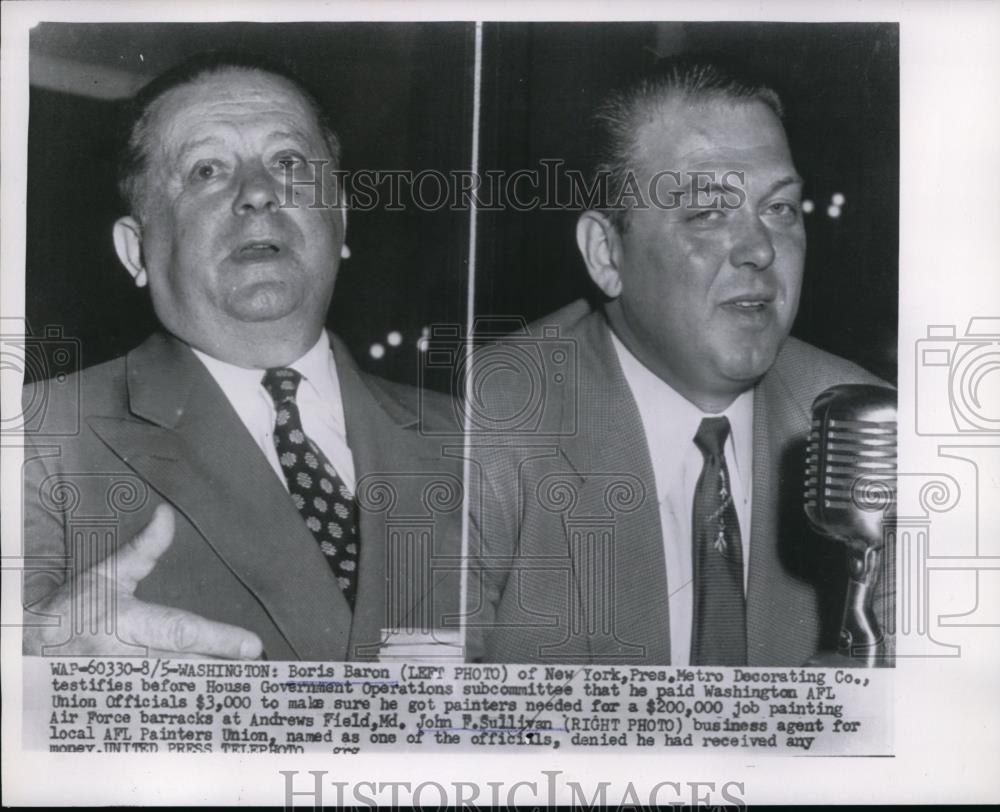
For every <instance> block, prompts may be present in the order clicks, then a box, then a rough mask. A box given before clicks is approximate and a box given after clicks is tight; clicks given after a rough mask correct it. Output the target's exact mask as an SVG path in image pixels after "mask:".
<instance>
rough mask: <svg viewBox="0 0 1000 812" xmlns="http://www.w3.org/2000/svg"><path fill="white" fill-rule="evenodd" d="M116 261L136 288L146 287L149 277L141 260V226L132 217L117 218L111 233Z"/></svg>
mask: <svg viewBox="0 0 1000 812" xmlns="http://www.w3.org/2000/svg"><path fill="white" fill-rule="evenodd" d="M112 234H113V236H114V240H115V251H116V252H117V254H118V259H119V260H120V261H121V263H122V265H124V266H125V270H127V271H128V272H129V273H130V274H131V275H132V279H134V280H135V286H136V287H137V288H144V287H146V285H147V283H148V282H149V275H148V274H147V273H146V265H145V263H144V262H143V258H142V226H140V225H139V222H138V221H137V220H136V219H135V218H134V217H119V218H118V219H117V220H116V221H115V227H114V230H113V232H112Z"/></svg>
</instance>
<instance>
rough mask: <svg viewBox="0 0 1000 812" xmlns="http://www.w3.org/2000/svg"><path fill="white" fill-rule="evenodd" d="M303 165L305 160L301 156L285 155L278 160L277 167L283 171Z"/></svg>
mask: <svg viewBox="0 0 1000 812" xmlns="http://www.w3.org/2000/svg"><path fill="white" fill-rule="evenodd" d="M304 163H305V159H304V158H303V157H302V156H301V155H295V154H285V155H282V156H280V157H279V158H278V166H280V167H282V168H283V169H295V168H297V167H300V166H302V165H303V164H304Z"/></svg>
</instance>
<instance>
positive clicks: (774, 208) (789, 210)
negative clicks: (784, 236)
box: [767, 202, 799, 217]
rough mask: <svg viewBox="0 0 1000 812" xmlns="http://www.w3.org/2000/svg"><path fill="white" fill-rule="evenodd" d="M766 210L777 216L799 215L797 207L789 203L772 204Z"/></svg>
mask: <svg viewBox="0 0 1000 812" xmlns="http://www.w3.org/2000/svg"><path fill="white" fill-rule="evenodd" d="M767 208H768V211H770V212H771V213H772V214H777V215H779V216H788V217H794V216H795V215H797V214H798V213H799V210H798V207H796V206H793V205H792V204H791V203H784V202H779V203H772V204H771V205H770V206H768V207H767Z"/></svg>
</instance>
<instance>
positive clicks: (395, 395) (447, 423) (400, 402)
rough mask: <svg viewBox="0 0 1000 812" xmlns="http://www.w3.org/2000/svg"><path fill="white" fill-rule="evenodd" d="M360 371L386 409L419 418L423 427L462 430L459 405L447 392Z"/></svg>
mask: <svg viewBox="0 0 1000 812" xmlns="http://www.w3.org/2000/svg"><path fill="white" fill-rule="evenodd" d="M362 375H363V377H364V379H365V381H366V382H367V384H368V386H369V388H370V389H371V390H372V391H373V393H374V394H375V396H376V399H377V400H378V401H379V403H380V404H381V405H382V406H383V407H384V408H386V409H387V410H388V411H390V412H392V413H396V414H401V415H409V416H410V417H411V418H412V419H413V420H414V421H417V420H419V421H420V425H421V427H422V428H423V429H428V430H432V431H461V419H460V418H461V408H460V406H458V405H456V401H455V400H454V399H453V398H451V397H449V396H448V395H445V394H443V393H441V392H435V391H434V390H432V389H422V388H420V387H416V386H411V385H410V384H405V383H399V382H397V381H390V380H387V379H386V378H380V377H378V376H377V375H372V374H370V373H362Z"/></svg>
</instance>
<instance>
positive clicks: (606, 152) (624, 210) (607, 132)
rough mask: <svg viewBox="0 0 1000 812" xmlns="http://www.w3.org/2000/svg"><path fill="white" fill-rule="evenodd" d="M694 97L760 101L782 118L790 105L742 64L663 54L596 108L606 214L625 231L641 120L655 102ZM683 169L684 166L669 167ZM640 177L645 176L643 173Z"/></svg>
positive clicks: (597, 169)
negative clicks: (624, 195)
mask: <svg viewBox="0 0 1000 812" xmlns="http://www.w3.org/2000/svg"><path fill="white" fill-rule="evenodd" d="M678 99H679V100H684V101H693V102H710V101H726V102H730V103H752V102H760V103H762V104H765V105H766V106H767V107H768V108H770V109H771V110H772V111H773V112H774V114H775V115H776V116H778V118H779V119H780V118H782V117H783V116H784V109H783V107H782V104H781V99H780V98H779V97H778V94H777V93H776V92H775V91H774V90H773V89H772V88H770V87H768V86H767V85H765V84H764V83H763V82H761V81H758V80H756V79H754V78H751V77H750V76H749V74H748V73H747V72H746V71H745V70H742V69H737V68H735V67H730V66H729V65H727V64H726V63H725V62H723V61H722V60H721V59H720V58H717V57H699V56H680V57H667V58H664V59H660V60H659V61H657V62H656V64H655V65H654V66H653V67H652V69H650V70H649V71H647V72H646V73H645V74H643V75H642V76H641V77H640V78H639V79H638V80H636V81H633V82H632V83H630V84H628V85H626V86H625V87H623V88H620V89H618V90H616V91H614V92H612V93H611V94H610V95H608V96H607V97H605V99H604V100H603V101H602V102H601V104H600V105H599V106H598V107H597V110H596V111H595V113H594V118H593V122H592V123H593V125H594V134H595V136H596V142H597V144H596V150H595V158H596V161H595V165H594V179H595V181H596V182H597V183H598V187H597V188H601V181H602V179H606V182H607V191H606V195H602V196H604V200H605V203H606V206H604V207H602V208H603V210H604V213H605V214H606V215H607V216H608V218H609V219H610V220H611V222H612V224H613V225H614V226H615V228H616V229H618V232H619V233H620V234H624V233H625V232H626V231H627V230H628V221H629V211H630V209H629V208H628V207H626V206H623V205H621V202H620V201H621V200H622V192H623V190H624V189H625V188H626V182H627V178H628V175H629V173H630V172H632V173H637V172H638V170H639V167H638V163H639V160H638V156H637V154H636V151H637V147H638V144H637V137H638V133H639V130H640V122H641V121H642V118H643V116H644V115H648V112H649V110H650V109H652V108H653V107H654V106H655V105H663V104H665V103H667V102H669V101H673V100H678ZM666 168H668V169H678V168H679V167H666ZM635 180H639V178H638V177H636V178H635Z"/></svg>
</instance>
